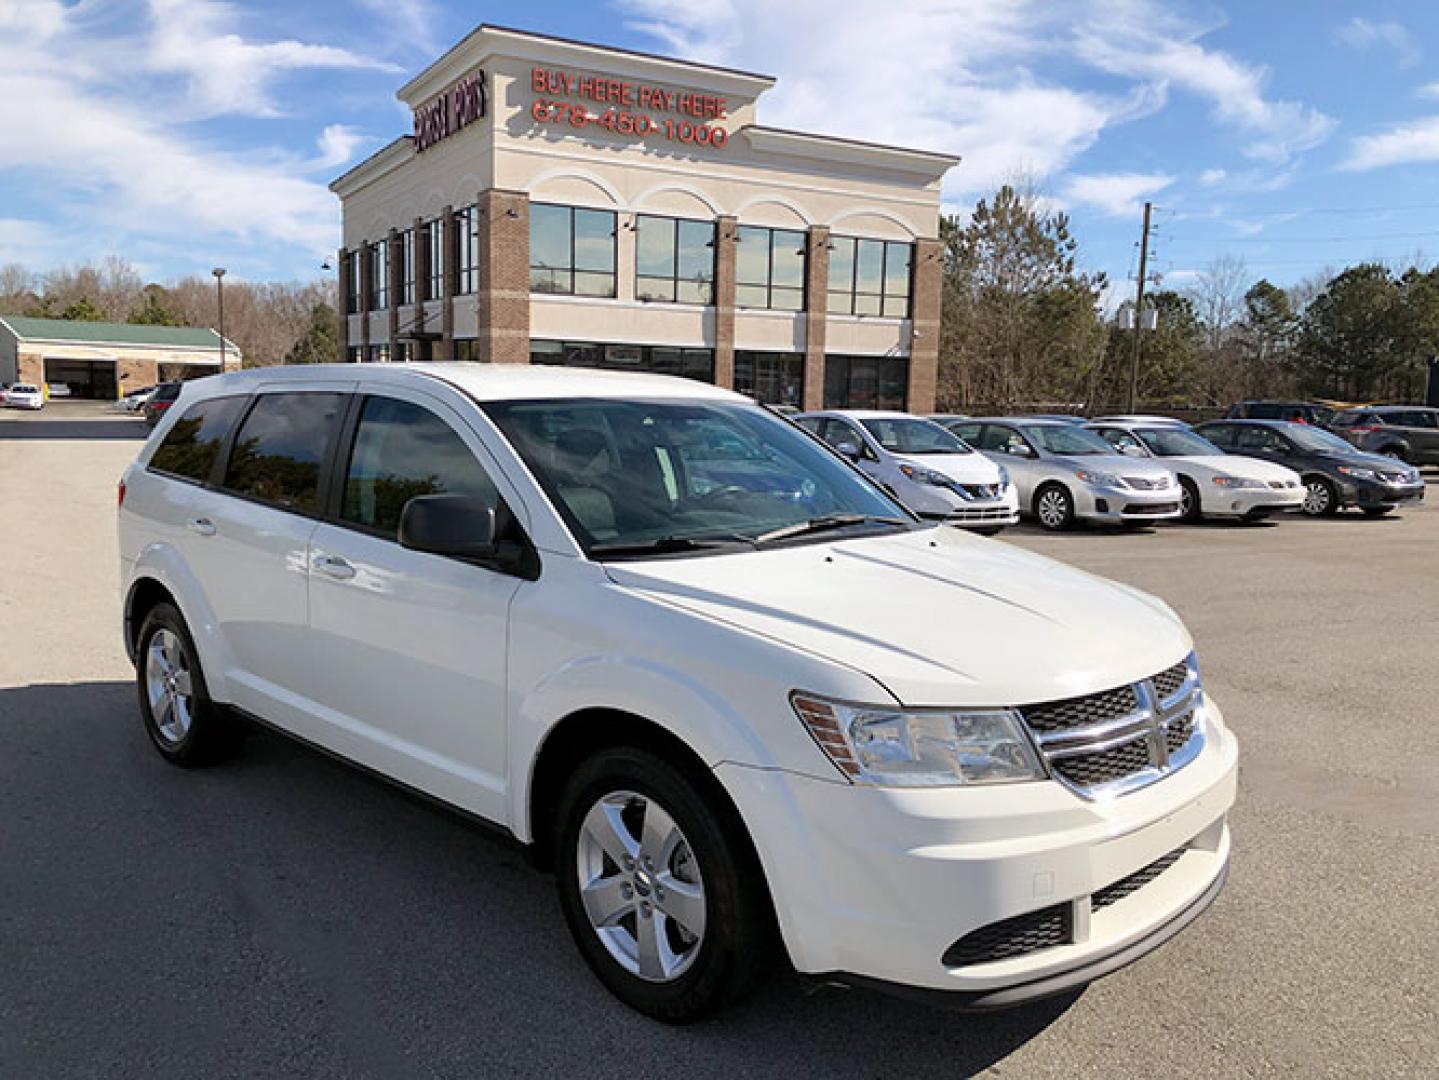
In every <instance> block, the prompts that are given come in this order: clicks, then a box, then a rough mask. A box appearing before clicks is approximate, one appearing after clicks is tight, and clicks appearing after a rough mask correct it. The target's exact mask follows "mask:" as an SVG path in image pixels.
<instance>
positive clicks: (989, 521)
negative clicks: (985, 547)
mask: <svg viewBox="0 0 1439 1080" xmlns="http://www.w3.org/2000/svg"><path fill="white" fill-rule="evenodd" d="M907 501H911V500H907ZM912 501H913V503H916V504H917V505H911V507H910V509H912V510H914V512H915V513H917V514H919V516H920V517H922V518H925V519H927V520H929V521H940V522H943V523H944V524H946V525H957V526H959V527H960V528H981V529H982V528H995V527H998V526H1002V525H1014V524H1016V523H1017V522H1018V521H1019V493H1018V491H1017V490H1016V489H1015V486H1014V485H1013V484H1006V485H1005V486H1004V487H1003V488H1002V489H1001V491H1000V494H999V495H998V497H996V498H993V499H970V498H966V497H964V496H962V495H959V494H958V493H956V492H953V491H950V490H948V489H946V488H940V487H931V488H927V489H926V490H925V492H924V496H923V498H922V500H921V499H913V500H912Z"/></svg>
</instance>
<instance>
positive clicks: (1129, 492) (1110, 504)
mask: <svg viewBox="0 0 1439 1080" xmlns="http://www.w3.org/2000/svg"><path fill="white" fill-rule="evenodd" d="M1071 490H1073V491H1074V513H1075V516H1076V517H1081V518H1084V519H1086V520H1088V521H1109V522H1121V521H1165V520H1168V519H1170V518H1177V517H1179V515H1180V513H1181V512H1182V510H1181V507H1180V503H1179V485H1178V484H1176V485H1175V486H1174V487H1171V488H1163V489H1161V490H1159V491H1138V490H1135V489H1134V488H1121V487H1108V486H1103V485H1097V484H1084V483H1078V482H1076V483H1075V485H1074V486H1073V488H1072V489H1071Z"/></svg>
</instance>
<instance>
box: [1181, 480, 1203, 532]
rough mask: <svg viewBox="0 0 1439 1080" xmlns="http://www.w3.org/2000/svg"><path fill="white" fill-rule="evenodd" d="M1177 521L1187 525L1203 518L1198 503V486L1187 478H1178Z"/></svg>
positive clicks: (1201, 508)
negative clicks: (1178, 510) (1178, 509)
mask: <svg viewBox="0 0 1439 1080" xmlns="http://www.w3.org/2000/svg"><path fill="white" fill-rule="evenodd" d="M1179 508H1180V512H1179V520H1180V521H1183V522H1185V523H1187V524H1189V525H1193V524H1194V523H1195V522H1198V521H1201V520H1203V518H1204V509H1203V507H1202V506H1201V505H1200V502H1199V486H1198V485H1197V484H1195V482H1194V481H1193V480H1191V479H1189V477H1187V476H1181V477H1180V478H1179Z"/></svg>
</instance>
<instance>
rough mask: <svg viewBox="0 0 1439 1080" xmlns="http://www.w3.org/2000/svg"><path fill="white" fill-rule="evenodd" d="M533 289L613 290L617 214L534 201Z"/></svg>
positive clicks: (584, 292)
mask: <svg viewBox="0 0 1439 1080" xmlns="http://www.w3.org/2000/svg"><path fill="white" fill-rule="evenodd" d="M530 291H531V292H537V293H559V294H562V295H570V296H598V297H613V296H614V295H615V215H614V212H613V211H610V210H585V209H581V208H579V207H574V206H552V205H549V204H547V203H535V204H534V205H533V206H531V207H530Z"/></svg>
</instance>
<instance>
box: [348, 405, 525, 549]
mask: <svg viewBox="0 0 1439 1080" xmlns="http://www.w3.org/2000/svg"><path fill="white" fill-rule="evenodd" d="M419 495H470V496H473V497H476V498H484V499H487V500H491V501H497V496H496V492H495V485H494V484H493V483H492V482H491V480H490V477H489V475H488V474H487V473H486V472H485V470H484V469H483V468H482V467H481V466H480V463H479V462H478V461H477V460H475V455H474V454H472V453H470V448H469V447H468V446H466V445H465V443H464V440H462V439H461V438H460V437H459V435H458V434H456V433H455V431H454V429H453V428H451V427H450V425H449V424H447V423H445V422H444V421H443V420H441V419H440V418H439V417H438V416H436V415H435V414H434V413H432V412H430V410H428V409H426V408H423V407H421V406H419V405H412V404H411V403H410V402H408V401H398V400H396V399H394V398H384V397H371V398H366V399H365V405H364V410H363V411H362V412H361V413H360V423H359V426H358V427H357V428H356V429H355V443H354V447H353V449H352V450H351V451H350V463H349V468H348V471H347V472H346V474H345V497H344V502H343V504H342V507H341V511H340V516H341V517H342V518H344V520H346V521H349V522H352V523H354V524H356V525H362V526H364V527H365V528H367V529H373V530H375V531H376V532H380V533H383V534H384V535H385V536H388V537H390V538H394V537H396V536H398V535H399V532H400V513H401V512H402V511H403V510H404V509H405V503H407V502H409V501H410V500H411V499H413V498H415V497H416V496H419Z"/></svg>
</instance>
